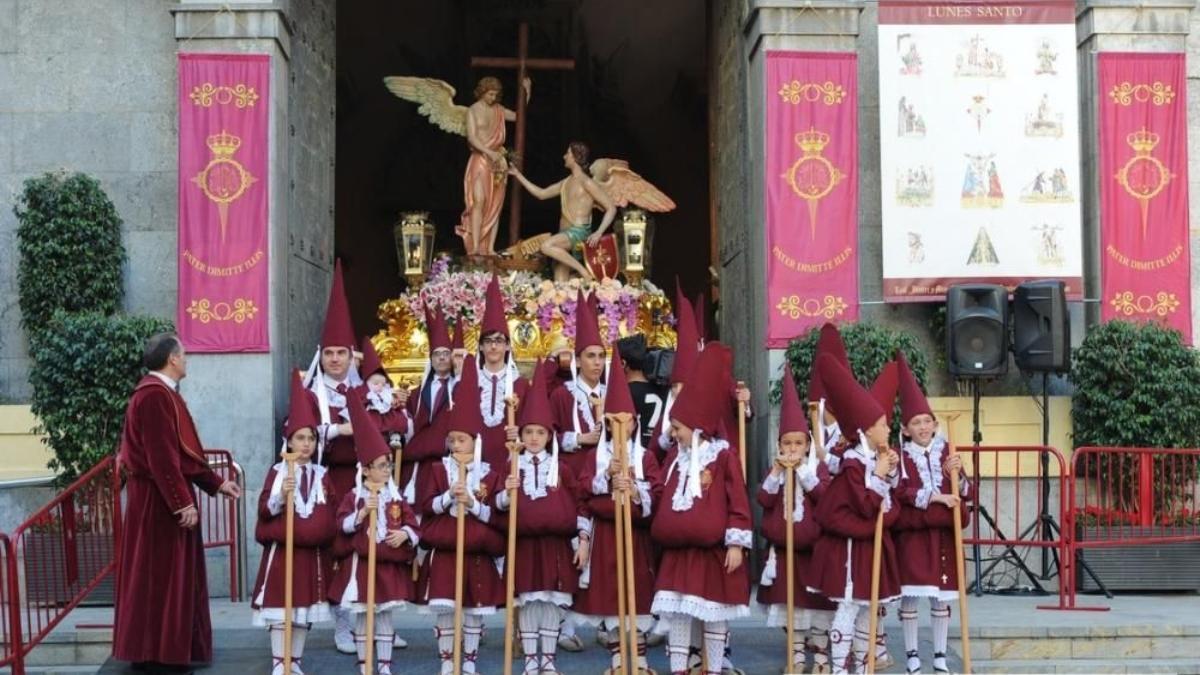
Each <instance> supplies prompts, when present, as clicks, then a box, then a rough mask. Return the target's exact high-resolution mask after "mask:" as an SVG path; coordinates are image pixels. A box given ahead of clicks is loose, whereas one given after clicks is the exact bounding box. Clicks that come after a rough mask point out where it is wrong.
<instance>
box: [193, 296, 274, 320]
mask: <svg viewBox="0 0 1200 675" xmlns="http://www.w3.org/2000/svg"><path fill="white" fill-rule="evenodd" d="M187 313H188V315H189V316H191V317H192V319H193V320H196V321H199V322H200V323H211V322H213V321H232V322H234V323H246V322H247V321H250V320H252V319H254V317H255V316H256V315H257V314H258V305H255V304H254V301H253V300H248V299H246V298H237V299H235V300H234V301H233V302H232V303H228V302H223V301H222V302H213V301H212V300H209V299H208V298H201V299H199V300H192V302H191V303H190V304H189V305H188V308H187Z"/></svg>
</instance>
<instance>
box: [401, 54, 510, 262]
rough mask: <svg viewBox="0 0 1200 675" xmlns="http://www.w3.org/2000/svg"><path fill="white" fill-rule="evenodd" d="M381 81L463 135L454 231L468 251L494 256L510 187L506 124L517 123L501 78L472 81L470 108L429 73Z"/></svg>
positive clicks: (446, 127) (431, 118)
mask: <svg viewBox="0 0 1200 675" xmlns="http://www.w3.org/2000/svg"><path fill="white" fill-rule="evenodd" d="M383 83H384V85H386V86H387V88H388V90H389V91H391V92H392V93H393V94H395V95H396V96H398V97H400V98H402V99H404V100H406V101H412V102H413V103H419V104H420V107H419V108H417V112H418V113H420V114H422V115H424V116H425V117H428V118H429V121H430V122H432V123H433V124H436V125H437V126H438V128H440V129H442V130H443V131H448V132H450V133H452V134H458V135H459V136H465V137H466V139H467V145H468V146H470V149H471V157H470V158H469V159H468V160H467V171H466V174H465V175H464V176H463V202H464V203H465V204H466V208H464V209H463V214H462V218H461V219H460V220H459V224H458V227H456V228H454V231H455V232H456V233H458V235H459V236H460V237H462V238H463V244H464V245H465V247H466V249H467V255H495V250H494V247H495V244H496V234H497V232H498V231H499V228H498V227H497V225H498V224H499V222H500V209H501V208H502V207H503V206H504V189H505V187H507V185H508V176H507V174H506V173H505V172H506V170H507V169H508V160H507V159H506V155H505V148H504V138H505V134H506V128H505V126H504V123H505V122H515V121H516V119H517V114H516V113H515V112H513V111H512V110H509V109H508V108H506V107H504V105H502V104H501V103H500V94H501V93H502V91H503V90H502V87H501V86H500V80H498V79H496V78H494V77H485V78H482V79H480V80H479V84H477V85H475V102H474V103H472V104H471V105H470V107H468V106H461V105H457V104H455V103H454V94H455V91H454V87H451V86H450V85H449V84H447V83H446V82H443V81H441V80H435V79H433V78H429V77H385V78H383ZM521 85H522V88H523V89H524V90H525V102H526V103H528V102H529V95H530V91H531V90H532V88H533V83H532V82H531V81H530V80H529V78H528V77H527V78H525V80H524V81H523V82H522V83H521Z"/></svg>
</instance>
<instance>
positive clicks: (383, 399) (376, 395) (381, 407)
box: [367, 384, 395, 415]
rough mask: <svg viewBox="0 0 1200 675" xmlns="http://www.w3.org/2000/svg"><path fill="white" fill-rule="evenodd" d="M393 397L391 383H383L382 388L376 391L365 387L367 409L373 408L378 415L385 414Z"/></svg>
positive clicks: (389, 408)
mask: <svg viewBox="0 0 1200 675" xmlns="http://www.w3.org/2000/svg"><path fill="white" fill-rule="evenodd" d="M394 397H395V392H393V391H392V387H391V385H387V384H385V385H383V389H381V390H380V391H378V392H374V391H371V390H370V389H367V409H369V410H374V411H375V412H377V413H379V414H380V415H386V414H387V413H389V412H391V410H392V401H393V400H395V398H394Z"/></svg>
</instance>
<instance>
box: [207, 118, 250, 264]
mask: <svg viewBox="0 0 1200 675" xmlns="http://www.w3.org/2000/svg"><path fill="white" fill-rule="evenodd" d="M206 144H207V145H208V149H209V150H211V151H212V154H213V156H212V159H210V160H209V161H208V164H207V165H206V166H205V167H204V168H203V169H201V170H200V173H198V174H196V175H195V176H193V177H192V182H193V183H195V184H196V185H198V186H199V187H200V190H201V191H202V192H203V193H204V196H205V197H208V198H209V199H210V200H212V201H213V202H216V204H217V214H218V216H220V219H221V243H222V244H223V243H225V227H226V224H227V222H228V220H229V205H230V204H232V203H233V202H235V201H237V200H238V198H240V197H241V196H242V195H243V194H245V192H246V188H248V187H250V185H251V184H253V183H254V182H255V181H256V180H258V179H257V178H255V177H254V176H252V175H250V172H249V171H247V170H246V167H244V166H242V164H241V162H238V161H237V160H236V159H234V158H233V155H234V153H236V152H237V151H238V148H240V147H241V146H242V139H240V138H238V137H237V136H234V135H233V134H231V133H229V132H228V131H225V130H221V133H219V134H216V135H214V136H209V137H208V140H207V141H206Z"/></svg>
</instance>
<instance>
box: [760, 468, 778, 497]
mask: <svg viewBox="0 0 1200 675" xmlns="http://www.w3.org/2000/svg"><path fill="white" fill-rule="evenodd" d="M782 476H783V474H773V473H769V474H767V477H766V478H764V479H763V484H762V488H763V490H766V492H767V494H769V495H777V494H779V489H780V488H782V487H783V478H782Z"/></svg>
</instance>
